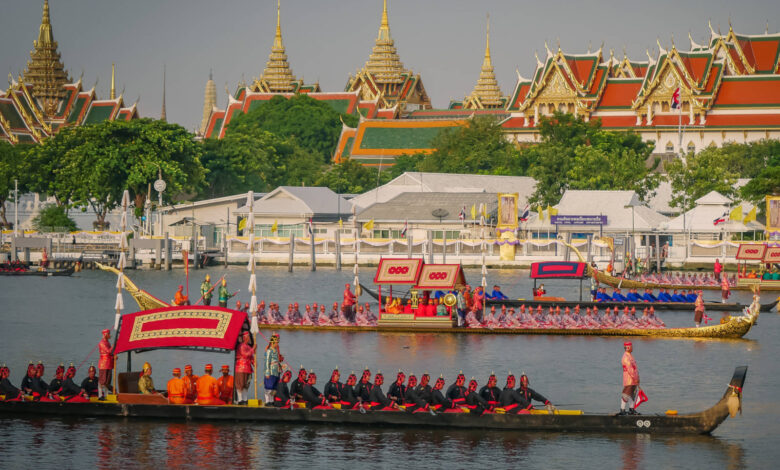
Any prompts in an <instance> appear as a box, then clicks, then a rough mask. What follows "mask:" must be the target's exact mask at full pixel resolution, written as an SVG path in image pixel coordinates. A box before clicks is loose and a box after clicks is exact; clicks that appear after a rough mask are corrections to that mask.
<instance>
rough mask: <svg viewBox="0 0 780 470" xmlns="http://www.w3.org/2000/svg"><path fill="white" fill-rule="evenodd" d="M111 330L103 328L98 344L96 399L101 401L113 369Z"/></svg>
mask: <svg viewBox="0 0 780 470" xmlns="http://www.w3.org/2000/svg"><path fill="white" fill-rule="evenodd" d="M110 338H111V330H109V329H107V328H106V329H105V330H103V339H102V340H100V344H98V350H99V351H100V359H99V360H98V400H100V401H103V400H105V399H106V397H107V396H108V387H109V385H110V384H111V375H112V373H113V371H114V354H113V351H112V348H111V342H110V341H109V339H110Z"/></svg>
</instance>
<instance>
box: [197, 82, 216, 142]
mask: <svg viewBox="0 0 780 470" xmlns="http://www.w3.org/2000/svg"><path fill="white" fill-rule="evenodd" d="M216 105H217V85H216V83H214V78H213V77H212V74H211V70H209V80H208V81H207V82H206V90H205V92H204V93H203V119H202V120H201V121H200V135H206V126H208V124H209V116H211V111H212V110H213V109H214V107H215V106H216Z"/></svg>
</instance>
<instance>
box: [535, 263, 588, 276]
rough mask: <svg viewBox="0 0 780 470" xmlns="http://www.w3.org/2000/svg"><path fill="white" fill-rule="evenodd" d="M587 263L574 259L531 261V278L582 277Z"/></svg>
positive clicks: (586, 270) (584, 274)
mask: <svg viewBox="0 0 780 470" xmlns="http://www.w3.org/2000/svg"><path fill="white" fill-rule="evenodd" d="M587 275H588V265H587V264H585V263H579V262H574V261H545V262H541V263H531V279H584V278H585V277H587Z"/></svg>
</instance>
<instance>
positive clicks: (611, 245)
mask: <svg viewBox="0 0 780 470" xmlns="http://www.w3.org/2000/svg"><path fill="white" fill-rule="evenodd" d="M601 241H603V242H605V243H606V244H607V246H608V247H609V251H615V239H614V238H612V237H601Z"/></svg>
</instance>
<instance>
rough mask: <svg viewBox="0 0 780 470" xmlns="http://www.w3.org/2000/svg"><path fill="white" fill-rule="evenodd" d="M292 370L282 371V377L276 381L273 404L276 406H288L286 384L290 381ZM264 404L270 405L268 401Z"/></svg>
mask: <svg viewBox="0 0 780 470" xmlns="http://www.w3.org/2000/svg"><path fill="white" fill-rule="evenodd" d="M291 377H292V372H290V371H289V370H286V371H284V374H282V377H281V378H280V379H279V381H278V382H276V393H275V394H274V406H275V407H277V408H287V407H289V406H290V388H289V387H288V386H287V384H288V383H290V378H291ZM265 406H270V403H266V404H265Z"/></svg>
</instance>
